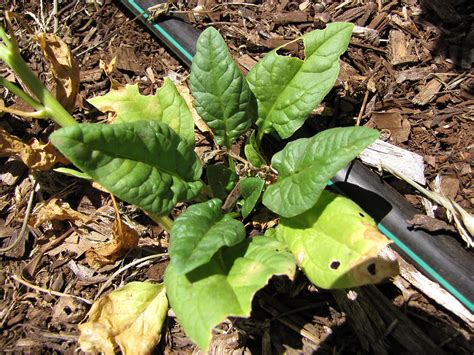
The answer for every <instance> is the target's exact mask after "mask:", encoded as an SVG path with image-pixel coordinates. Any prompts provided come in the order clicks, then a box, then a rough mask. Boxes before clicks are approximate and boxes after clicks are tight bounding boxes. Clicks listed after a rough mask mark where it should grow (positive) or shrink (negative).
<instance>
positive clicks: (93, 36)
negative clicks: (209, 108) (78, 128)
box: [0, 0, 474, 354]
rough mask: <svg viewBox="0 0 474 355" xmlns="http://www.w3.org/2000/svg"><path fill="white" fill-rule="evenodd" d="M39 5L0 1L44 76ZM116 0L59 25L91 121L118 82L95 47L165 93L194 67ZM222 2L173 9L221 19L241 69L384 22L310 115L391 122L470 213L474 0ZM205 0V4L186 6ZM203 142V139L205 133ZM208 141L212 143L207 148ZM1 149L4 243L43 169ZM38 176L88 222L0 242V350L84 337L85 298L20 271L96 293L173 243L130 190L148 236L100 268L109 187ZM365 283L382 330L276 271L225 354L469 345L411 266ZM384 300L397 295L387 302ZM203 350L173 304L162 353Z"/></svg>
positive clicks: (355, 43) (202, 19) (134, 216)
mask: <svg viewBox="0 0 474 355" xmlns="http://www.w3.org/2000/svg"><path fill="white" fill-rule="evenodd" d="M44 3H45V4H44V8H43V9H42V11H43V13H41V8H40V6H39V2H38V3H36V2H17V1H7V3H6V4H2V5H0V10H2V12H1V14H2V16H3V10H12V11H15V12H16V13H17V14H18V15H19V18H20V19H22V20H23V23H20V22H19V21H14V26H15V30H16V34H17V36H18V38H19V42H20V47H21V48H22V49H23V51H22V54H23V56H24V58H25V59H26V60H27V61H28V62H29V63H30V64H31V67H32V68H33V69H34V70H35V72H37V73H38V74H39V75H40V77H41V78H42V79H43V80H44V81H45V82H48V80H50V79H51V78H50V76H49V74H48V68H47V65H46V64H45V62H44V60H43V58H42V55H41V54H40V51H39V50H38V48H37V47H36V45H35V44H34V41H32V40H31V35H30V34H29V32H28V30H27V27H26V24H27V25H28V26H29V27H30V28H31V29H33V30H34V31H45V30H47V31H52V30H53V28H54V21H53V20H52V18H50V17H49V16H50V14H51V12H52V9H51V2H44ZM117 3H118V2H112V1H110V0H105V1H95V2H94V1H87V2H85V1H70V2H63V3H61V4H60V6H59V13H58V27H57V34H58V35H60V36H61V37H62V38H63V39H64V40H65V41H66V42H67V43H68V44H69V46H70V47H71V48H72V51H73V53H74V55H75V57H76V60H77V63H78V64H79V66H80V70H81V87H80V95H79V98H78V100H77V109H76V110H75V112H74V116H75V117H76V118H77V119H79V120H81V121H84V122H85V121H91V122H96V121H97V120H98V119H101V118H103V116H100V115H99V113H98V112H96V111H94V110H93V109H92V108H91V106H90V105H89V104H87V102H86V101H85V99H87V98H90V97H93V96H95V95H101V94H104V93H106V92H107V91H108V90H109V88H110V80H109V79H108V78H107V77H106V76H105V75H104V74H103V72H102V71H101V69H100V68H99V62H100V60H103V61H105V62H106V63H108V62H109V61H110V60H111V59H112V58H113V57H114V56H116V57H117V59H118V63H117V67H116V69H115V70H114V72H113V73H112V77H113V78H114V79H115V80H117V81H119V82H120V83H122V84H126V83H138V84H139V87H140V89H141V91H142V93H143V94H151V93H154V91H155V90H156V89H157V88H159V87H160V86H161V84H162V81H163V78H165V77H167V76H170V75H171V76H174V77H176V78H178V79H183V80H184V79H185V78H186V76H187V74H188V71H187V68H186V67H185V66H184V65H183V64H182V63H180V61H179V60H178V59H176V58H175V57H174V56H173V55H172V54H170V53H169V52H168V51H167V49H166V48H165V47H163V45H162V44H161V43H160V42H158V41H157V40H155V39H154V38H153V36H152V35H151V34H150V33H149V32H148V31H147V30H146V29H145V28H144V27H143V26H142V25H141V24H140V22H139V21H138V20H137V19H133V16H131V15H130V14H129V13H128V12H127V11H126V10H125V9H124V8H123V7H122V6H120V5H118V4H117ZM220 3H221V2H218V1H213V0H203V1H201V0H199V1H189V2H186V4H182V2H181V1H177V2H175V5H173V6H171V8H170V9H171V10H173V11H183V12H182V14H183V16H186V17H187V19H188V20H189V21H190V22H192V23H194V24H195V26H196V27H197V28H200V29H202V28H205V27H206V26H209V25H213V26H215V27H216V28H218V29H219V31H220V32H221V33H222V34H223V35H224V37H225V38H226V40H227V41H228V44H229V47H230V49H231V52H232V54H233V55H234V58H235V60H236V61H237V62H238V63H239V64H240V65H241V67H242V69H243V70H248V69H249V68H250V67H251V65H252V64H253V63H255V61H256V60H258V58H260V57H261V56H263V54H264V53H265V52H267V51H269V50H270V49H272V48H275V47H277V46H280V45H281V44H283V43H285V42H286V41H289V40H292V39H294V38H296V37H297V36H299V35H301V34H303V33H305V32H307V31H310V30H312V29H316V28H323V27H324V25H325V24H326V23H328V22H333V21H350V22H353V23H355V24H356V25H358V26H361V27H365V28H369V29H372V30H374V31H373V32H368V33H367V34H366V35H360V36H355V37H354V38H353V40H352V42H351V45H350V47H349V50H348V52H347V53H346V54H345V55H344V56H343V65H342V70H341V75H340V80H339V81H338V84H337V85H336V87H335V88H334V89H333V90H332V92H331V93H330V95H328V97H327V98H326V100H325V101H324V103H323V105H322V106H321V108H319V109H318V110H317V112H315V114H314V116H313V117H312V118H311V119H310V122H309V124H310V125H312V126H313V127H315V128H318V127H321V126H325V127H332V126H339V125H348V124H354V122H355V119H357V118H358V119H359V120H360V123H361V124H365V125H368V126H372V127H376V128H378V129H380V130H382V131H384V133H385V137H386V139H387V140H388V141H390V142H392V143H395V144H396V145H398V146H400V147H403V148H406V149H408V150H410V151H413V152H416V153H418V154H420V155H422V156H423V157H424V159H425V161H426V163H427V164H426V172H425V176H426V178H427V181H428V183H429V185H430V186H432V187H434V182H435V180H436V179H438V180H439V181H441V183H440V184H441V190H442V191H443V192H444V193H446V194H447V195H448V196H450V197H452V198H454V199H455V200H456V201H457V202H458V203H459V204H460V205H461V206H463V207H464V208H466V209H468V210H470V211H471V212H472V211H473V210H474V209H473V207H472V206H473V201H474V188H473V186H472V180H471V169H472V168H471V167H472V163H473V158H474V150H473V149H474V145H473V134H472V132H474V130H473V121H472V117H473V115H472V114H473V112H474V76H473V75H472V72H471V68H472V63H473V61H474V58H473V48H472V44H473V43H474V30H473V27H472V19H473V11H472V10H473V8H474V6H473V4H472V3H471V2H470V1H468V0H464V1H463V0H453V1H449V0H446V1H444V2H439V1H421V2H420V1H417V0H409V1H405V2H404V3H405V5H401V4H400V2H398V1H391V2H390V1H384V0H380V1H346V2H344V3H343V2H342V1H337V0H336V1H321V2H320V1H311V2H310V1H300V0H298V1H288V0H286V1H285V0H282V1H255V0H249V1H246V2H244V3H243V2H241V1H234V3H235V4H220ZM344 4H345V5H344ZM425 4H428V5H429V6H425ZM198 5H199V6H201V7H200V10H201V11H203V12H200V13H194V14H193V13H192V12H191V13H190V12H186V11H190V10H192V9H194V8H195V7H196V6H198ZM287 54H289V55H294V56H301V54H302V53H301V48H300V47H299V46H298V44H297V43H296V44H295V45H291V46H289V47H288V48H287ZM0 71H1V75H3V76H7V75H10V73H9V71H8V69H7V68H5V67H4V66H3V64H0ZM0 93H1V94H2V98H3V99H4V101H5V104H6V106H9V105H12V104H15V105H17V106H18V107H22V106H24V104H22V103H21V102H19V100H17V99H16V98H15V97H14V96H12V95H11V94H7V92H6V91H5V90H4V89H0ZM382 111H385V112H387V111H388V112H391V113H393V114H395V115H396V117H397V120H398V121H397V122H396V123H393V122H390V124H387V123H386V120H383V119H381V118H380V112H382ZM0 127H2V128H4V129H6V130H7V131H9V132H10V133H12V134H15V135H16V136H18V137H20V138H21V139H22V140H23V141H24V142H26V141H28V140H30V139H31V138H37V139H40V140H43V141H46V140H47V137H48V135H49V134H50V133H51V132H52V130H53V129H54V126H53V124H51V123H50V122H46V121H30V120H25V119H22V118H19V117H16V116H13V115H8V114H6V115H4V116H3V117H2V119H1V120H0ZM202 142H203V143H202V145H205V144H206V141H205V140H203V141H202ZM202 149H203V151H205V150H206V147H205V146H204V147H202ZM209 149H210V148H209ZM0 161H1V164H2V165H1V167H0V243H1V245H2V246H6V245H9V243H11V242H12V241H13V240H15V239H16V237H17V236H18V233H19V230H20V227H21V224H22V221H23V218H24V214H25V210H26V205H27V201H28V198H29V196H30V194H31V191H32V183H31V179H30V178H29V176H28V170H27V168H26V167H25V166H24V165H23V164H22V163H19V162H17V161H13V160H10V159H7V158H1V160H0ZM35 179H36V181H38V186H39V190H37V193H36V194H35V202H34V203H35V204H37V203H40V202H41V201H42V200H46V199H48V198H49V197H51V196H58V197H60V199H61V200H62V201H65V202H68V203H69V204H70V205H71V206H72V207H73V208H74V209H75V210H77V211H79V212H82V213H83V214H85V215H87V216H89V217H90V218H91V222H89V223H87V224H85V223H81V222H80V221H74V222H69V221H62V222H58V221H51V222H46V223H43V224H42V225H41V226H39V227H29V228H28V233H27V237H25V238H24V239H23V241H22V242H21V243H20V244H19V245H18V246H17V247H16V248H14V249H12V250H10V251H9V252H7V253H5V254H3V255H0V265H1V268H0V280H1V282H0V284H1V288H0V298H1V299H0V332H1V336H0V351H1V352H2V353H3V352H5V353H11V352H15V353H20V352H28V353H50V352H60V353H63V352H64V353H72V352H74V351H75V350H76V349H77V348H78V343H77V338H78V334H79V332H78V328H77V325H78V323H79V322H81V321H82V320H83V319H84V317H85V315H86V313H87V311H88V309H89V305H88V304H87V303H84V302H82V301H81V300H78V299H75V298H70V297H56V296H53V295H51V294H48V293H45V292H42V291H38V290H34V289H33V288H31V287H26V286H25V285H24V284H21V283H19V282H18V278H20V277H21V278H22V279H23V280H25V281H27V282H28V283H30V284H33V285H36V286H39V287H40V288H42V289H43V290H53V291H58V292H62V293H66V294H70V295H74V296H78V297H81V298H84V299H88V300H93V299H94V298H95V296H96V295H97V292H98V290H99V288H100V287H101V285H102V284H103V283H104V282H105V281H107V279H108V278H109V277H110V276H111V274H112V273H113V272H114V271H116V270H117V269H118V268H120V267H121V266H123V265H126V264H128V263H130V262H132V261H133V260H135V259H137V258H140V257H143V256H146V255H150V254H153V253H159V252H165V251H166V246H167V235H166V233H165V232H163V230H162V229H161V228H160V227H158V226H156V225H155V224H154V223H153V222H151V221H150V220H148V218H147V217H146V216H144V215H143V214H142V213H140V212H139V211H137V210H136V209H135V208H134V207H132V206H128V205H126V204H120V212H121V213H122V215H123V216H127V218H129V219H130V220H132V221H133V223H134V226H135V227H136V229H137V230H138V231H139V233H140V237H141V238H140V242H139V247H138V248H137V249H135V250H134V251H132V252H131V253H129V254H128V255H126V256H125V257H124V258H122V259H121V260H119V261H118V262H116V263H115V264H114V265H111V266H106V267H103V268H101V269H99V270H98V271H93V270H92V269H90V267H89V266H88V264H87V262H86V260H85V256H84V254H85V252H86V250H88V248H90V246H91V245H92V243H93V242H94V241H104V240H106V239H107V238H108V236H109V235H110V230H111V228H112V223H113V216H114V210H113V207H112V204H111V201H110V197H109V196H108V195H107V194H105V193H102V192H100V191H99V190H97V189H94V188H93V187H91V186H90V184H88V183H85V182H83V181H80V180H78V179H74V178H68V177H65V176H64V175H61V174H59V173H55V172H53V171H48V172H41V173H35ZM395 185H396V187H397V188H398V189H399V190H400V191H401V192H402V193H405V195H406V197H407V198H409V200H410V201H411V202H413V203H414V204H415V205H416V206H417V207H419V208H422V204H421V199H420V198H419V197H418V195H417V194H416V193H415V192H414V191H413V190H411V189H408V188H407V186H406V185H405V184H400V183H396V184H395ZM177 212H178V211H177ZM437 217H439V218H441V219H445V218H446V215H445V212H444V211H442V210H438V211H437ZM84 236H88V237H87V238H85V237H84ZM88 238H90V239H88ZM91 240H92V241H91ZM165 266H166V258H164V259H163V260H161V261H157V262H154V263H147V264H144V265H141V266H140V267H135V268H131V269H129V270H127V271H126V272H124V273H122V274H121V275H120V276H119V277H117V278H116V279H114V280H113V282H112V283H111V285H110V286H109V287H107V289H106V290H105V292H107V291H110V290H112V289H114V288H116V287H118V286H120V285H123V284H126V283H128V282H130V281H132V280H153V281H162V278H163V270H164V268H165ZM15 275H16V276H15ZM15 277H16V278H17V279H15ZM341 292H342V293H341ZM355 292H357V293H358V294H359V295H360V297H362V298H361V299H362V300H366V301H364V302H365V303H364V302H361V308H360V309H361V310H362V311H361V312H362V313H359V314H361V317H364V315H365V316H367V315H369V317H368V318H371V313H372V312H371V309H373V310H374V311H373V313H377V312H378V313H377V314H383V312H384V310H383V308H384V307H385V309H390V310H391V311H390V312H392V313H391V316H393V317H395V318H393V319H392V322H388V321H387V319H390V318H389V317H388V318H387V317H384V316H381V318H380V319H379V320H374V319H372V323H374V322H375V323H376V322H377V321H380V322H381V323H378V324H379V325H378V328H377V327H374V329H373V330H369V329H367V332H368V333H370V332H371V331H375V332H376V333H374V334H377V332H380V333H379V337H378V339H377V338H376V337H375V338H374V337H371V335H370V334H368V335H367V336H365V335H364V334H362V333H361V331H360V329H358V328H357V324H354V320H353V319H351V317H352V316H354V314H357V313H353V312H355V311H354V310H350V309H347V308H346V307H345V303H344V301H343V299H344V298H346V299H347V295H346V293H345V291H344V292H343V291H337V292H329V291H324V290H319V289H316V288H315V287H314V286H312V285H311V284H310V283H309V282H308V281H307V280H306V279H305V278H304V276H303V275H301V274H300V275H298V277H297V280H296V281H295V282H293V283H292V284H289V283H288V282H287V281H285V280H279V279H275V280H274V281H273V282H272V283H271V285H269V286H268V287H266V288H265V289H264V290H263V291H261V292H260V293H259V294H258V295H257V297H256V298H255V301H254V311H253V315H252V317H251V318H250V319H235V320H232V322H225V323H224V324H222V325H221V327H220V328H221V329H222V330H223V332H222V334H219V335H218V336H216V339H215V341H214V342H213V348H214V349H215V353H217V352H219V351H222V352H225V353H227V352H232V351H233V352H236V353H242V352H245V351H251V352H252V353H283V352H285V351H286V352H288V353H291V354H296V353H312V352H315V351H318V350H319V351H321V352H322V353H334V354H336V353H367V352H375V353H383V352H388V353H398V352H405V353H408V352H411V350H412V349H413V348H410V347H409V346H407V344H408V345H410V341H412V342H413V346H416V344H415V343H416V341H417V340H418V342H419V344H422V345H423V346H424V348H423V349H425V350H426V352H428V351H434V352H442V351H445V352H446V353H456V354H468V353H472V352H473V351H474V348H473V346H472V344H470V343H469V341H470V337H471V334H472V329H471V328H470V327H469V325H468V324H466V323H465V322H463V321H462V320H461V319H459V318H457V317H456V316H454V315H453V314H452V313H450V312H449V311H448V310H446V309H444V308H443V307H441V306H439V305H438V304H437V303H436V302H434V301H432V300H431V299H430V298H429V297H428V296H427V295H424V294H422V293H420V292H419V291H418V290H417V289H416V288H415V287H413V286H412V285H410V283H409V282H407V281H406V280H404V279H403V278H401V277H398V278H397V279H396V280H395V282H393V283H392V282H389V283H386V284H384V285H380V286H378V287H366V288H360V289H357V290H356V291H355ZM370 300H375V301H376V302H374V301H372V303H370ZM380 300H384V301H380ZM383 302H388V303H387V304H386V305H385V306H382V309H380V305H384V303H383ZM377 305H378V306H377ZM371 307H372V308H371ZM390 307H392V308H390ZM356 323H357V322H356ZM403 327H406V329H416V331H417V332H419V333H416V334H415V335H414V336H412V338H410V339H408V340H407V342H406V343H405V344H404V342H403V340H401V339H400V338H399V337H397V334H398V333H397V331H394V329H397V328H398V329H400V328H403ZM193 351H196V348H195V346H194V345H193V344H192V343H191V342H190V340H189V339H188V338H187V337H186V336H185V335H184V333H183V331H182V329H181V328H180V326H179V324H178V323H177V322H176V321H175V318H173V316H172V315H170V316H169V317H168V319H167V321H166V329H165V333H164V336H163V337H162V340H161V342H160V344H159V346H158V347H157V349H156V352H157V353H161V352H177V353H188V352H193Z"/></svg>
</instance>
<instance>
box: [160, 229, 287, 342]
mask: <svg viewBox="0 0 474 355" xmlns="http://www.w3.org/2000/svg"><path fill="white" fill-rule="evenodd" d="M294 273H295V261H294V258H293V256H292V255H291V254H289V253H288V252H286V251H284V246H283V244H282V243H281V242H279V241H277V240H273V239H270V238H264V237H255V238H252V239H246V240H245V241H243V242H241V243H239V244H237V245H235V246H233V247H230V248H222V249H221V250H220V251H219V252H218V253H217V254H216V255H215V256H214V257H213V258H212V259H211V261H210V262H209V263H207V264H205V265H202V266H201V267H199V268H198V269H196V270H193V271H192V272H191V273H189V274H187V275H181V274H179V273H177V270H176V269H175V268H174V267H173V266H172V265H170V266H169V267H168V268H167V269H166V273H165V284H166V289H167V292H168V299H169V301H170V304H171V307H172V308H173V310H174V313H175V314H176V317H177V319H178V321H179V323H180V324H181V325H182V326H183V329H184V331H185V332H186V334H187V335H188V336H189V337H190V338H191V340H193V341H194V342H195V343H196V344H197V345H199V347H200V348H201V349H202V350H203V351H207V350H208V347H209V342H210V340H211V330H212V328H213V327H215V326H216V325H218V324H219V323H220V322H222V321H223V320H225V318H227V317H230V316H235V317H248V316H249V315H250V311H251V305H252V298H253V296H254V295H255V293H256V292H257V291H258V290H259V289H261V288H262V287H263V286H265V285H266V284H267V282H268V280H269V279H270V278H271V277H272V275H287V276H288V277H290V278H293V276H294Z"/></svg>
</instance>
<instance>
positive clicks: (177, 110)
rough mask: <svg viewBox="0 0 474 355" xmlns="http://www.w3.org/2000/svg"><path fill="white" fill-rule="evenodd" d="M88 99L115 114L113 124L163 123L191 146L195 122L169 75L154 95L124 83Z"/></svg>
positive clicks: (103, 110)
mask: <svg viewBox="0 0 474 355" xmlns="http://www.w3.org/2000/svg"><path fill="white" fill-rule="evenodd" d="M88 101H89V102H90V103H91V104H92V105H94V106H95V107H97V108H98V109H99V110H101V111H102V112H111V113H112V114H114V115H115V119H114V120H113V123H125V122H133V121H141V120H151V121H158V122H163V123H166V124H167V125H168V126H170V127H171V129H172V130H173V131H174V132H176V133H177V134H178V135H179V136H180V137H181V138H182V139H183V140H185V141H186V142H188V143H189V144H192V145H194V123H193V118H192V115H191V112H190V111H189V108H188V106H187V105H186V102H185V101H184V99H183V98H182V97H181V96H180V94H179V93H178V91H177V90H176V87H175V85H174V84H173V82H172V81H171V80H170V79H168V78H166V79H165V82H164V84H163V86H162V87H161V88H160V89H159V90H157V91H156V94H155V95H142V94H140V92H139V90H138V85H126V86H123V87H119V88H117V89H116V90H114V89H112V90H110V92H108V93H107V94H105V95H103V96H97V97H93V98H92V99H89V100H88Z"/></svg>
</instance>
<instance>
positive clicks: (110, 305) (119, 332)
mask: <svg viewBox="0 0 474 355" xmlns="http://www.w3.org/2000/svg"><path fill="white" fill-rule="evenodd" d="M167 312H168V300H167V298H166V290H165V288H164V285H163V284H153V283H150V282H131V283H129V284H127V285H125V286H124V287H121V288H119V289H118V290H115V291H113V292H111V293H110V294H108V295H107V296H104V297H102V298H100V299H99V300H98V301H97V302H95V303H94V304H93V305H92V308H91V310H90V311H89V313H88V317H89V320H88V321H87V322H86V323H84V324H81V325H79V330H80V331H81V336H80V337H79V344H80V345H81V349H82V350H83V351H84V352H87V353H96V352H101V353H104V354H116V353H117V350H118V349H117V348H119V347H120V350H121V352H122V353H123V354H125V355H128V354H137V355H141V354H150V353H151V352H152V351H153V349H154V348H155V347H156V345H157V344H158V343H159V341H160V338H161V328H162V326H163V323H164V320H165V318H166V314H167Z"/></svg>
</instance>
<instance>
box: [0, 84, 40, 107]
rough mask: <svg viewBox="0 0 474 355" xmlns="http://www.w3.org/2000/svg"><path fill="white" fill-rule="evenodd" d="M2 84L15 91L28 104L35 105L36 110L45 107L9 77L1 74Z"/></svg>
mask: <svg viewBox="0 0 474 355" xmlns="http://www.w3.org/2000/svg"><path fill="white" fill-rule="evenodd" d="M0 85H1V86H4V87H6V88H7V89H8V90H10V91H11V92H12V93H14V94H15V95H16V96H18V97H19V98H20V99H22V100H23V101H25V102H26V103H27V104H28V105H30V106H31V107H33V108H34V109H35V110H37V111H41V110H43V109H44V107H43V105H41V104H40V103H39V102H38V101H36V100H35V99H33V98H32V97H31V96H30V95H28V94H27V93H26V92H24V91H23V90H22V89H20V88H19V87H18V86H16V85H15V84H13V83H12V82H10V81H8V80H7V79H5V78H4V77H3V76H0Z"/></svg>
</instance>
